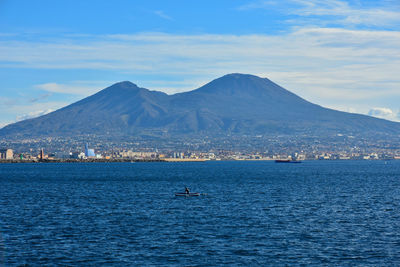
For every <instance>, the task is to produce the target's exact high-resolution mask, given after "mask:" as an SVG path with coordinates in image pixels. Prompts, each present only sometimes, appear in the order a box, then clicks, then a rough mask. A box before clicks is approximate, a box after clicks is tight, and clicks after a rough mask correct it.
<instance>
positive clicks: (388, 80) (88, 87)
mask: <svg viewBox="0 0 400 267" xmlns="http://www.w3.org/2000/svg"><path fill="white" fill-rule="evenodd" d="M399 47H400V32H398V31H377V30H346V29H340V28H320V27H311V28H299V29H295V30H294V31H292V32H290V33H286V34H282V35H263V34H254V35H229V34H198V35H177V34H165V33H138V34H130V35H127V34H126V35H122V34H119V35H101V36H100V35H91V36H82V37H76V36H75V37H73V38H72V37H68V36H65V37H64V38H61V39H57V40H52V41H51V42H49V41H40V40H38V41H35V42H26V41H18V40H14V41H2V42H1V41H0V68H1V67H5V66H8V67H9V66H13V67H15V68H18V67H23V68H37V69H43V68H44V69H46V68H49V69H76V70H85V69H86V70H96V71H98V70H107V71H113V72H117V73H120V74H124V75H125V76H130V75H134V76H136V77H137V76H140V75H141V76H146V75H153V76H154V75H155V74H156V75H157V76H158V77H162V76H164V77H165V76H168V77H175V78H176V81H181V82H174V81H170V80H169V81H168V80H163V79H162V78H161V79H157V80H156V81H154V80H153V81H149V79H147V80H146V79H144V78H143V79H142V80H139V81H138V80H135V81H134V82H135V83H138V85H139V86H154V87H150V88H149V89H156V90H157V89H160V90H164V91H167V92H169V93H171V92H179V91H186V90H190V89H194V88H196V87H197V86H199V85H201V84H204V83H205V82H207V81H209V80H211V79H213V78H216V77H218V76H220V75H224V74H226V73H230V72H242V73H252V74H256V75H260V76H263V77H269V78H271V79H272V80H274V81H276V82H278V83H279V84H281V85H282V86H284V87H285V88H287V89H289V90H291V91H293V92H295V93H297V94H299V95H300V96H302V97H304V98H306V99H308V100H310V101H313V102H315V103H319V104H321V105H325V106H339V105H342V104H343V103H344V102H345V101H352V103H353V104H354V103H355V102H357V101H358V102H359V103H361V102H365V105H364V110H363V111H362V112H365V113H367V112H368V111H369V109H370V107H371V106H377V105H376V104H371V103H372V102H373V101H374V100H376V99H378V98H388V99H399V96H400V90H398V88H399V85H400V73H399V68H398V66H400V53H399ZM177 77H179V78H177ZM190 81H194V82H190ZM113 82H115V81H113ZM111 83H112V82H107V81H103V82H102V83H100V82H99V83H94V84H88V83H84V82H70V83H59V82H53V81H49V82H48V83H43V84H39V85H36V88H39V89H42V90H45V91H47V92H51V93H66V94H74V95H81V96H87V95H89V94H92V93H94V92H97V91H98V90H100V89H102V88H105V87H107V86H109V85H110V84H111ZM369 101H371V103H369V104H368V103H367V102H369ZM360 105H361V104H360ZM38 110H40V109H38ZM41 110H44V109H41Z"/></svg>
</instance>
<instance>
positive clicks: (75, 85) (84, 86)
mask: <svg viewBox="0 0 400 267" xmlns="http://www.w3.org/2000/svg"><path fill="white" fill-rule="evenodd" d="M109 85H110V82H91V83H89V84H88V83H87V82H86V83H85V82H71V83H68V84H61V83H44V84H37V85H35V87H36V88H38V89H41V90H44V91H47V92H50V93H49V94H44V95H42V96H49V95H51V93H61V94H71V95H80V96H87V95H90V94H93V93H96V92H97V91H99V90H100V89H103V88H105V87H106V86H109ZM35 100H36V99H35ZM32 102H36V101H32Z"/></svg>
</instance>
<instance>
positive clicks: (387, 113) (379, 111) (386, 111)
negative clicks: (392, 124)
mask: <svg viewBox="0 0 400 267" xmlns="http://www.w3.org/2000/svg"><path fill="white" fill-rule="evenodd" d="M399 113H400V112H399ZM368 115H370V116H374V117H377V118H381V119H387V120H392V121H400V117H398V116H397V114H396V113H395V112H394V111H393V110H391V109H390V108H382V107H375V108H372V109H370V111H369V112H368Z"/></svg>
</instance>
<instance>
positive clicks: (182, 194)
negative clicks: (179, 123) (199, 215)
mask: <svg viewBox="0 0 400 267" xmlns="http://www.w3.org/2000/svg"><path fill="white" fill-rule="evenodd" d="M175 196H176V197H198V196H200V193H184V192H183V193H175Z"/></svg>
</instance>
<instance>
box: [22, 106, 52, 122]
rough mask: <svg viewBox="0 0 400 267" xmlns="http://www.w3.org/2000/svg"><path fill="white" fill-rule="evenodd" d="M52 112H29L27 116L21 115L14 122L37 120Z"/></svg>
mask: <svg viewBox="0 0 400 267" xmlns="http://www.w3.org/2000/svg"><path fill="white" fill-rule="evenodd" d="M53 111H54V110H52V109H47V110H38V111H31V112H29V113H27V114H23V115H19V116H17V118H16V121H23V120H27V119H33V118H37V117H40V116H42V115H46V114H48V113H50V112H53Z"/></svg>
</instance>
